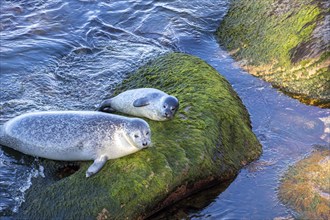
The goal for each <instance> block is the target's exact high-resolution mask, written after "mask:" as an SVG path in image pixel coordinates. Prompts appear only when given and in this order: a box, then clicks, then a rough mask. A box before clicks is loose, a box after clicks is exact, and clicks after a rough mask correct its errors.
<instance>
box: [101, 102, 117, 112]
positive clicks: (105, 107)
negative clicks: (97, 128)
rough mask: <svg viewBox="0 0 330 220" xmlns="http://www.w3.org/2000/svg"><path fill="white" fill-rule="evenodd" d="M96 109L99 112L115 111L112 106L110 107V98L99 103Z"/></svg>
mask: <svg viewBox="0 0 330 220" xmlns="http://www.w3.org/2000/svg"><path fill="white" fill-rule="evenodd" d="M97 111H101V112H115V110H114V109H113V108H111V99H107V100H104V101H103V102H102V103H101V105H100V106H99V107H98V108H97Z"/></svg>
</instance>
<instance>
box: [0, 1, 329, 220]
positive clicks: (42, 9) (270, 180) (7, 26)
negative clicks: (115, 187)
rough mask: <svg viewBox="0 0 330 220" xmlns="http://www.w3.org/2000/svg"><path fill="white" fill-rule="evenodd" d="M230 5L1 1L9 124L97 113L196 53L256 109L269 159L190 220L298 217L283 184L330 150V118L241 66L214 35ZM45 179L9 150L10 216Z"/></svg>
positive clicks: (4, 197) (3, 175) (2, 166)
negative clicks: (146, 76) (174, 60)
mask: <svg viewBox="0 0 330 220" xmlns="http://www.w3.org/2000/svg"><path fill="white" fill-rule="evenodd" d="M228 4H229V0H218V1H216V0H203V1H197V0H194V1H180V0H176V1H155V0H154V1H146V0H145V1H111V0H108V1H103V2H99V1H96V0H95V1H94V0H80V1H79V0H66V1H64V0H52V1H46V0H33V1H31V0H12V1H9V0H1V2H0V40H1V41H0V74H1V75H0V89H1V93H0V124H2V123H4V122H5V121H7V120H8V119H10V118H13V117H14V116H16V115H19V114H22V113H25V112H30V111H36V110H71V109H75V110H82V109H84V110H93V109H94V108H95V106H96V105H97V104H99V103H100V101H101V100H103V99H104V98H105V97H108V96H110V95H111V93H112V91H113V89H114V88H115V87H116V85H117V84H118V83H120V82H121V80H122V79H123V78H124V77H125V76H126V75H127V74H128V73H130V72H132V71H133V70H135V69H136V68H138V67H139V66H141V65H143V64H144V63H145V62H147V61H148V60H150V59H152V58H154V57H156V56H159V55H161V54H164V53H166V52H169V51H181V52H186V53H189V54H192V55H195V56H198V57H200V58H202V59H203V60H205V61H207V62H208V63H209V64H211V65H212V66H213V67H215V68H216V69H217V70H218V71H219V72H220V73H221V74H223V75H224V76H225V77H226V78H227V79H228V80H229V81H230V83H231V84H232V85H233V87H234V89H235V90H236V91H237V92H238V94H239V95H240V97H241V98H242V100H243V102H244V104H245V105H246V106H247V108H248V110H249V113H250V115H251V119H252V123H253V129H254V132H255V133H256V135H257V136H258V138H259V140H260V141H261V143H262V144H263V148H264V153H263V155H262V156H261V158H260V159H259V160H258V161H256V162H254V163H252V164H251V165H249V166H248V167H247V168H245V169H243V170H242V171H241V172H240V174H239V175H238V177H237V178H236V179H235V181H234V182H232V183H231V184H230V185H229V187H228V188H226V189H225V190H224V192H222V193H220V192H218V191H217V194H216V195H215V196H213V197H212V198H207V199H206V200H207V201H206V204H207V205H204V206H203V208H201V207H200V208H197V209H189V210H186V211H184V218H193V219H205V218H209V219H219V218H223V219H273V218H274V217H279V216H282V217H283V216H288V215H289V216H290V215H293V214H294V213H293V212H292V211H291V210H289V209H287V208H286V207H284V206H282V205H281V203H280V202H279V201H278V199H277V196H276V191H277V187H278V184H279V179H280V177H281V175H282V174H283V172H284V171H285V170H286V169H287V168H288V166H289V165H290V164H292V163H293V162H295V161H297V160H298V159H301V158H302V157H303V156H304V155H306V154H308V153H309V152H311V150H312V146H313V145H316V144H322V145H329V142H330V140H329V134H328V133H325V129H326V128H327V127H328V128H329V120H330V112H329V111H328V110H324V109H319V108H317V107H312V106H305V105H303V104H301V103H299V102H298V101H296V100H293V99H290V98H288V97H286V96H284V95H283V94H282V93H279V92H277V91H276V90H275V89H273V88H272V87H271V86H270V85H269V84H268V83H265V82H263V81H261V80H259V79H257V78H254V77H252V76H250V75H249V74H247V73H245V72H244V71H242V70H241V69H239V68H238V67H237V65H236V64H235V62H234V61H233V60H232V59H231V58H230V56H228V54H227V53H226V51H224V50H223V49H222V48H220V47H219V45H218V43H217V41H216V39H215V38H214V31H215V30H216V28H217V26H218V25H219V23H220V21H221V19H222V18H223V16H224V15H225V13H226V11H227V9H228ZM43 175H44V174H43V167H42V165H41V164H39V162H38V161H37V160H34V158H32V157H28V156H25V155H22V154H19V153H17V152H11V151H5V150H4V149H2V148H0V196H1V197H0V198H1V199H0V216H11V215H13V214H14V213H15V212H17V211H18V210H19V206H20V204H21V203H22V202H23V201H24V192H25V191H26V189H28V187H29V186H30V184H31V178H42V176H43ZM219 193H220V194H219ZM214 197H215V198H214Z"/></svg>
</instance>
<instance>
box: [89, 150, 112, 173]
mask: <svg viewBox="0 0 330 220" xmlns="http://www.w3.org/2000/svg"><path fill="white" fill-rule="evenodd" d="M107 160H108V157H107V156H105V155H101V156H100V157H98V158H96V160H94V163H93V164H92V165H91V166H90V167H88V170H87V171H86V177H90V176H92V175H94V174H95V173H97V172H99V171H100V169H101V168H102V167H103V166H104V164H105V163H106V162H107Z"/></svg>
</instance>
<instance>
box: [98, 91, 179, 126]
mask: <svg viewBox="0 0 330 220" xmlns="http://www.w3.org/2000/svg"><path fill="white" fill-rule="evenodd" d="M178 108H179V102H178V99H177V98H176V97H174V96H171V95H168V94H166V93H165V92H162V91H160V90H158V89H153V88H140V89H132V90H127V91H125V92H123V93H120V94H119V95H117V96H115V97H113V98H110V99H107V100H105V101H103V102H102V103H101V105H100V107H99V108H98V110H99V111H104V112H113V111H118V112H122V113H126V114H129V115H134V116H139V117H146V118H149V119H152V120H155V121H165V120H169V119H172V118H173V117H174V114H175V113H176V111H177V110H178Z"/></svg>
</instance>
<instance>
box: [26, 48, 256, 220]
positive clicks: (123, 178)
mask: <svg viewBox="0 0 330 220" xmlns="http://www.w3.org/2000/svg"><path fill="white" fill-rule="evenodd" d="M139 87H154V88H157V89H161V90H163V91H165V92H166V93H168V94H171V95H174V96H176V97H177V98H178V99H179V101H180V108H179V110H178V112H177V114H176V116H175V118H174V119H173V120H171V121H165V122H157V121H151V120H147V121H148V123H149V125H150V127H151V130H152V142H153V146H152V147H150V148H148V149H145V150H142V151H139V152H137V153H135V154H132V155H129V156H126V157H123V158H120V159H116V160H109V161H108V162H107V163H106V165H105V166H104V167H103V169H102V170H101V171H100V172H99V173H98V174H97V175H95V176H93V177H91V178H88V179H86V178H85V175H84V173H85V171H86V169H87V168H88V166H89V165H90V163H91V162H84V163H81V168H80V170H78V171H77V172H76V173H74V174H73V175H71V176H69V177H66V178H64V179H62V180H60V181H57V182H53V183H52V184H48V185H39V186H38V185H37V184H34V185H33V186H32V188H31V190H29V191H28V194H27V196H26V202H25V203H24V204H23V206H22V209H21V212H20V215H21V216H24V217H27V218H31V219H32V218H33V219H40V218H43V219H52V218H66V219H71V218H75V219H89V218H91V219H95V218H98V219H105V218H107V219H126V218H127V219H138V218H144V217H146V216H149V215H151V214H153V213H155V212H156V211H158V210H160V209H162V208H164V207H166V206H168V205H170V204H173V203H174V202H176V201H178V200H180V199H182V198H184V197H186V196H188V195H190V194H192V193H194V192H196V191H198V190H201V189H203V188H205V187H208V186H210V185H211V184H215V183H219V182H221V181H224V180H228V179H230V178H233V177H235V175H236V174H237V172H238V170H239V169H240V168H241V167H242V166H243V165H245V164H247V163H248V162H251V161H252V160H254V159H256V158H257V157H258V156H259V155H260V153H261V145H260V143H259V142H258V140H257V138H256V137H255V135H254V134H253V132H252V131H251V125H250V119H249V115H248V113H247V111H246V109H245V107H244V105H243V104H242V102H241V100H240V99H239V97H238V96H237V94H236V93H235V92H234V91H233V89H232V88H231V86H230V85H229V83H228V82H227V81H226V80H225V79H224V78H223V77H222V76H221V75H220V74H219V73H218V72H217V71H216V70H215V69H214V68H212V67H211V66H209V65H208V64H207V63H205V62H204V61H202V60H200V59H199V58H196V57H193V56H189V55H185V54H180V53H170V54H167V55H165V56H162V57H160V58H157V59H155V60H154V61H152V62H150V63H148V64H146V65H145V66H143V67H141V68H140V69H139V70H137V71H136V72H135V73H134V74H132V75H131V76H130V77H128V78H127V79H126V80H124V82H123V83H122V85H121V86H119V87H118V89H117V90H116V92H115V93H120V92H122V91H124V90H127V89H133V88H139ZM114 95H115V94H114ZM100 101H101V100H100ZM45 163H47V160H46V161H45ZM45 166H46V165H45ZM46 169H47V167H46Z"/></svg>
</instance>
